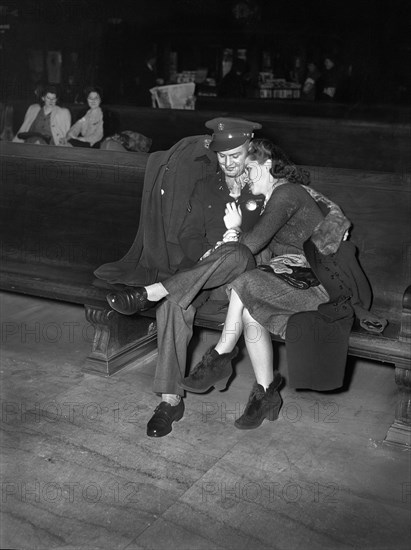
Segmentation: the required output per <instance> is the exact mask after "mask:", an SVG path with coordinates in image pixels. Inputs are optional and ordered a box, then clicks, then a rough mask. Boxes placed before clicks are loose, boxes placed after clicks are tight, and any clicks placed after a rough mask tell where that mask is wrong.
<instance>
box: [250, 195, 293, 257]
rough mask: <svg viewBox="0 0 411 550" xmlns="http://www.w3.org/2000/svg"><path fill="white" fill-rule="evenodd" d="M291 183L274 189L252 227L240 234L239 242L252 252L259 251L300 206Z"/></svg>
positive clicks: (256, 252)
mask: <svg viewBox="0 0 411 550" xmlns="http://www.w3.org/2000/svg"><path fill="white" fill-rule="evenodd" d="M293 185H295V184H285V185H282V186H281V187H279V188H278V189H276V190H275V191H274V193H273V194H272V195H271V197H270V199H269V201H268V202H267V205H266V208H265V210H264V212H263V214H262V215H261V217H260V219H259V220H258V222H257V223H256V224H255V226H254V227H253V229H251V230H250V231H247V232H245V233H242V235H241V236H240V243H242V244H245V245H246V246H248V248H249V249H250V250H251V252H252V253H253V254H258V253H259V252H261V251H262V250H263V249H264V248H265V247H266V246H267V245H268V244H269V243H270V242H271V240H272V239H273V237H274V236H275V234H276V233H277V232H278V231H279V230H280V229H281V228H282V227H283V226H284V225H285V224H286V223H287V221H288V220H289V219H290V218H291V217H292V216H293V215H294V214H295V212H297V210H298V209H299V208H300V200H299V199H298V196H297V195H296V194H295V193H293V192H292V188H291V186H293Z"/></svg>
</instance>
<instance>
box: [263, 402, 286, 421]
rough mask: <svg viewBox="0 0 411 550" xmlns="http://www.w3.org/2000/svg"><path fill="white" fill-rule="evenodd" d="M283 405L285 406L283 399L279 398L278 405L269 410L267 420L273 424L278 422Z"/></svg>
mask: <svg viewBox="0 0 411 550" xmlns="http://www.w3.org/2000/svg"><path fill="white" fill-rule="evenodd" d="M282 404H283V402H282V399H281V397H279V401H278V403H276V404H275V405H273V406H272V407H270V408H269V409H268V411H267V417H266V418H267V420H270V421H271V422H273V421H274V420H277V418H278V414H279V412H280V409H281V405H282Z"/></svg>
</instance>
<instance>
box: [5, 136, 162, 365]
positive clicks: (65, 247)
mask: <svg viewBox="0 0 411 550" xmlns="http://www.w3.org/2000/svg"><path fill="white" fill-rule="evenodd" d="M0 160H1V166H0V170H1V205H0V208H1V210H0V213H1V217H0V227H1V273H0V288H2V289H3V290H8V291H12V292H18V293H23V294H29V295H32V296H39V297H42V298H49V299H53V300H62V301H67V302H71V303H76V304H82V305H84V306H85V312H86V319H87V321H88V322H89V323H90V324H92V325H93V326H94V329H95V330H94V339H93V343H92V349H91V352H90V355H89V357H88V358H87V360H86V363H85V366H84V368H85V370H91V371H93V372H97V373H100V374H105V375H110V374H113V373H114V372H116V371H117V370H119V369H120V368H122V367H124V366H125V365H127V364H129V363H130V362H132V361H134V360H136V359H138V358H139V357H143V356H145V355H146V354H147V353H148V352H149V351H150V350H154V349H155V348H156V332H155V327H154V325H153V323H152V321H151V320H149V319H144V318H138V317H133V318H132V319H130V318H125V317H124V316H122V315H118V314H117V313H116V312H114V311H110V310H109V308H108V307H107V303H106V300H105V295H106V291H105V290H104V289H102V288H98V287H96V286H95V285H93V281H94V276H93V271H94V269H96V267H97V266H99V265H100V264H101V263H104V262H109V261H114V260H116V259H118V258H119V257H121V256H122V255H123V254H124V253H125V252H126V251H127V250H128V248H129V246H130V242H132V241H133V239H134V236H135V232H136V227H137V225H138V221H139V216H140V205H141V195H142V189H143V181H144V170H145V165H146V162H147V154H143V153H117V152H110V153H108V152H104V151H95V150H93V151H90V150H87V149H81V148H80V149H70V148H62V147H61V148H60V147H39V146H36V145H29V144H17V143H7V142H0Z"/></svg>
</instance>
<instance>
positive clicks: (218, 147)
mask: <svg viewBox="0 0 411 550" xmlns="http://www.w3.org/2000/svg"><path fill="white" fill-rule="evenodd" d="M251 138H252V134H250V135H249V136H244V135H242V136H241V137H232V138H227V137H226V136H224V137H221V138H220V137H219V136H214V137H213V139H212V140H211V143H210V145H209V149H211V151H214V152H215V153H218V152H220V151H231V149H235V148H236V147H240V145H244V143H246V142H247V141H249V140H250V139H251Z"/></svg>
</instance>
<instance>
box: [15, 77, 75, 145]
mask: <svg viewBox="0 0 411 550" xmlns="http://www.w3.org/2000/svg"><path fill="white" fill-rule="evenodd" d="M41 99H42V102H43V105H42V106H41V105H39V104H38V103H35V104H33V105H30V107H29V108H28V109H27V112H26V114H25V116H24V121H23V124H22V125H21V128H20V129H19V131H18V132H17V135H16V136H15V137H14V139H13V141H14V142H16V143H37V144H40V145H66V134H67V132H68V130H69V128H70V124H71V115H70V111H69V110H68V109H65V108H63V107H58V106H57V105H56V103H57V99H58V94H57V88H56V87H55V86H46V87H45V88H44V89H43V91H42V92H41Z"/></svg>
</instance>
